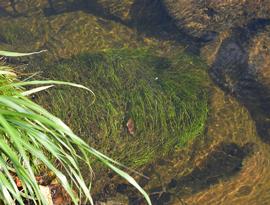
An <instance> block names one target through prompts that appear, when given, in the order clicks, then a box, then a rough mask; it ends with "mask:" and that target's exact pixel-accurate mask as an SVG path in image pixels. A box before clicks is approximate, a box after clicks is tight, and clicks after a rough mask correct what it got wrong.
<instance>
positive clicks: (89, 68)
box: [37, 49, 208, 167]
mask: <svg viewBox="0 0 270 205" xmlns="http://www.w3.org/2000/svg"><path fill="white" fill-rule="evenodd" d="M41 69H42V70H43V71H44V72H45V76H46V77H49V78H55V79H61V80H65V81H72V82H79V83H81V84H83V85H85V86H88V87H89V88H91V89H92V90H93V91H94V93H95V94H96V101H95V103H94V104H92V101H93V96H91V95H88V94H87V93H85V92H83V91H81V90H76V89H74V88H71V89H69V88H63V89H62V90H59V89H57V90H52V91H50V92H49V93H48V94H46V95H44V94H43V95H41V96H39V97H38V98H37V99H38V100H39V101H41V102H42V104H46V105H47V106H48V107H53V110H52V111H53V113H54V114H56V115H58V116H59V117H60V118H62V119H64V120H65V122H67V123H68V124H69V125H70V126H72V128H73V129H74V130H75V132H76V133H77V134H79V135H80V136H83V138H84V139H86V140H88V142H89V143H90V144H91V146H94V147H96V148H98V149H99V150H100V151H102V152H103V153H105V154H107V155H108V156H110V157H112V158H114V159H117V160H119V161H120V162H122V163H124V164H126V165H128V166H133V167H138V166H141V165H144V164H146V163H148V162H151V161H153V160H154V159H155V158H156V157H161V156H163V155H165V154H168V153H169V152H170V151H173V150H174V149H175V147H176V146H183V145H186V144H187V142H188V141H190V140H191V139H193V138H194V137H196V136H198V135H199V134H200V133H201V132H202V131H203V130H204V125H205V120H206V118H207V110H208V109H207V89H206V87H207V84H208V83H207V82H208V80H207V75H206V71H205V64H203V63H202V62H201V61H200V60H199V59H197V58H194V57H191V56H189V55H187V54H184V53H182V52H181V53H178V54H176V55H174V56H173V57H169V58H164V57H160V56H157V55H156V54H154V53H153V52H151V51H149V50H147V49H134V50H130V49H120V50H107V51H104V52H100V53H88V54H83V55H79V56H77V57H75V58H73V59H71V60H63V61H61V62H58V63H56V64H52V65H44V67H43V68H41ZM51 105H52V106H51ZM71 111H72V112H71ZM128 119H132V120H133V121H134V123H135V132H134V135H131V134H130V133H129V132H128V130H127V127H126V123H127V121H128Z"/></svg>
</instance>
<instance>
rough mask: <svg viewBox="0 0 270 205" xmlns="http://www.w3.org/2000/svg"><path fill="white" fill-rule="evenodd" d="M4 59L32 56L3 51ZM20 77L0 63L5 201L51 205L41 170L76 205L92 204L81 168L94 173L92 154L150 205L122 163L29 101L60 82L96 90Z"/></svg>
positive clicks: (0, 196) (0, 188)
mask: <svg viewBox="0 0 270 205" xmlns="http://www.w3.org/2000/svg"><path fill="white" fill-rule="evenodd" d="M0 55H6V56H18V55H19V56H23V55H29V54H19V53H10V52H3V51H0ZM16 77H17V76H16V72H14V71H13V70H12V69H11V68H10V67H8V66H7V65H5V64H0V136H1V137H0V150H1V154H0V168H1V172H0V201H2V202H3V203H5V204H9V205H10V204H16V203H19V204H30V203H34V204H48V203H49V202H48V198H46V196H45V195H44V193H42V192H41V189H40V186H39V185H40V184H39V183H38V182H37V177H38V176H39V175H38V174H39V173H40V171H41V170H42V171H43V172H45V173H46V172H47V173H48V172H52V173H53V175H54V176H55V178H56V179H57V180H58V181H59V183H60V184H61V185H62V186H63V188H64V189H65V190H66V192H67V194H68V195H69V196H70V197H71V200H72V202H73V203H74V204H79V203H83V201H82V200H83V198H86V199H87V201H90V202H91V204H93V201H92V198H91V195H90V187H91V184H86V183H85V179H84V178H83V177H82V174H81V167H80V166H79V165H81V164H82V163H83V164H86V165H87V168H88V171H91V165H90V156H95V157H96V158H97V159H99V160H100V161H101V162H102V163H103V164H104V165H106V166H108V167H109V168H111V169H112V170H114V171H115V172H116V173H118V174H119V175H121V176H122V177H124V178H125V179H127V180H128V181H129V182H130V183H131V184H133V185H134V186H135V187H136V188H137V189H138V190H139V191H140V192H141V193H142V194H143V195H144V196H145V197H146V200H147V201H148V203H149V204H151V202H150V199H149V197H148V196H147V194H146V193H145V192H144V190H142V189H141V187H140V186H139V185H138V184H137V183H136V182H135V180H134V179H133V178H132V177H130V176H129V175H128V174H127V173H125V172H123V171H122V170H120V169H118V168H117V167H116V166H115V165H119V164H118V163H117V162H115V161H113V160H111V159H110V158H108V157H106V156H105V155H103V154H101V153H100V152H98V151H97V150H95V149H93V148H91V147H90V146H89V145H87V144H86V143H85V142H84V141H83V140H82V139H80V138H79V137H78V136H77V135H75V134H74V133H73V132H72V131H71V129H70V128H69V127H68V126H66V125H65V124H64V123H63V122H62V121H61V120H60V119H59V118H57V117H55V116H53V115H52V114H50V113H49V112H47V111H46V110H45V109H43V108H42V107H40V106H39V105H37V104H36V103H34V102H32V101H31V100H29V99H28V98H27V97H25V96H26V95H29V94H33V93H35V92H37V91H40V90H44V89H48V88H49V87H51V86H52V85H55V84H62V85H71V86H73V87H75V88H82V89H85V90H88V91H90V93H91V90H89V89H88V88H86V87H84V86H81V85H78V84H73V83H66V82H61V81H23V82H20V81H18V80H17V78H16ZM48 84H49V85H48ZM27 85H45V86H41V87H38V88H33V89H31V90H28V91H25V89H24V88H23V86H27ZM88 176H89V175H88ZM75 192H76V193H77V194H76V193H75Z"/></svg>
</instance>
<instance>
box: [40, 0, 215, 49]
mask: <svg viewBox="0 0 270 205" xmlns="http://www.w3.org/2000/svg"><path fill="white" fill-rule="evenodd" d="M57 2H58V3H57ZM60 2H62V3H61V4H59V1H53V0H48V7H47V8H45V9H44V13H45V15H46V16H52V15H58V14H61V13H64V12H72V11H78V10H81V11H84V12H87V13H91V14H93V15H95V16H98V17H101V18H103V19H107V20H112V21H115V22H118V23H121V24H123V25H126V26H128V27H130V28H134V29H136V30H137V31H138V33H140V34H144V35H146V36H149V37H155V38H158V39H161V40H174V41H176V42H179V43H181V44H184V45H186V46H187V48H186V50H187V51H188V52H192V53H194V54H199V50H200V48H201V47H202V46H203V45H204V44H205V43H206V42H208V41H210V40H212V39H208V38H204V39H198V38H195V37H192V36H189V35H187V34H186V33H184V32H183V31H181V30H179V29H178V28H177V27H176V25H175V23H174V20H173V19H172V18H171V17H170V16H169V14H168V12H167V10H166V9H165V6H164V5H163V2H162V1H161V0H134V2H133V4H132V5H131V8H130V12H129V13H130V18H129V19H128V20H126V19H122V18H120V17H119V16H117V15H115V14H113V13H110V11H108V10H106V9H105V8H104V7H102V5H100V4H99V3H98V1H97V0H77V1H68V0H62V1H60Z"/></svg>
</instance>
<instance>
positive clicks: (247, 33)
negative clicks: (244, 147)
mask: <svg viewBox="0 0 270 205" xmlns="http://www.w3.org/2000/svg"><path fill="white" fill-rule="evenodd" d="M267 25H270V20H268V19H258V20H254V21H252V22H250V23H249V24H248V25H247V27H246V28H236V29H235V30H234V32H233V34H232V35H231V37H229V38H228V39H226V40H224V42H223V43H222V45H221V47H220V49H219V51H218V54H217V57H216V59H215V62H214V63H213V65H212V68H211V69H210V76H211V77H212V79H213V81H214V82H215V83H216V84H218V85H219V87H220V88H222V89H223V90H224V91H225V92H227V93H229V94H231V95H233V96H234V97H236V98H237V99H238V100H239V101H240V102H241V103H242V104H243V105H244V106H245V107H246V108H247V110H248V111H249V113H250V115H251V117H252V118H253V120H254V121H255V124H256V129H257V133H258V135H259V136H260V137H261V139H262V140H263V141H264V142H266V143H270V121H269V118H270V87H269V86H267V85H265V84H263V82H261V81H260V80H258V72H260V71H259V68H256V67H255V66H254V65H252V64H251V63H249V62H250V61H249V49H250V46H251V45H250V44H251V40H252V38H253V37H254V36H255V35H256V34H258V33H260V32H263V31H264V28H265V26H267Z"/></svg>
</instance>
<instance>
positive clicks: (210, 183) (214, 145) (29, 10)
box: [0, 0, 270, 205]
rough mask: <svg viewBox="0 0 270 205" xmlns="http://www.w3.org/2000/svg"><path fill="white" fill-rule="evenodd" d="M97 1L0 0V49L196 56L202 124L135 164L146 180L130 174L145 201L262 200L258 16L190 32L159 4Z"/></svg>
mask: <svg viewBox="0 0 270 205" xmlns="http://www.w3.org/2000/svg"><path fill="white" fill-rule="evenodd" d="M27 2H28V3H27ZM100 2H101V3H100ZM100 2H98V1H83V2H79V1H77V3H74V2H73V1H67V2H65V1H54V5H53V6H54V8H51V7H50V6H49V4H48V2H47V1H45V0H39V1H31V0H29V1H21V2H18V3H17V4H16V7H15V8H16V10H18V13H16V12H14V9H13V8H12V6H10V4H9V3H8V2H7V1H4V0H2V1H0V23H1V25H2V28H1V31H0V48H1V49H9V50H17V51H32V50H38V49H44V48H46V49H48V50H49V52H50V53H49V54H47V55H45V56H42V57H40V58H42V59H38V58H37V59H34V60H33V61H34V62H39V60H40V62H53V61H58V60H60V59H68V58H70V57H72V56H76V55H78V54H80V53H84V52H93V51H94V52H95V51H106V50H107V49H111V48H114V49H117V48H123V47H125V48H127V47H128V48H134V49H135V48H138V47H145V46H149V47H151V48H154V49H155V50H156V51H157V52H158V53H159V54H160V55H162V56H163V57H167V56H171V55H172V54H173V53H174V52H175V51H179V50H184V51H185V52H187V53H190V54H192V55H196V56H199V57H200V58H202V59H204V60H205V61H206V62H207V64H208V71H207V72H208V73H209V77H210V78H209V79H211V82H210V85H209V87H208V91H209V102H208V103H209V111H208V117H207V124H206V127H205V131H204V132H203V133H201V135H200V136H198V137H197V138H195V139H194V140H193V141H190V142H189V144H188V145H187V146H186V147H184V148H183V147H180V148H179V147H176V148H172V149H173V150H172V151H171V153H170V154H169V155H160V156H158V157H157V159H156V160H154V161H153V162H151V163H149V164H146V165H145V166H141V167H138V171H139V172H141V173H143V174H144V175H145V176H147V178H143V177H140V176H134V177H135V178H136V180H138V182H139V183H140V184H141V185H142V186H143V187H144V188H145V189H146V190H147V192H148V193H149V194H150V197H151V199H152V201H153V204H188V205H189V204H194V205H197V204H202V205H204V204H205V205H220V204H222V205H223V204H224V205H227V204H240V205H241V204H252V205H253V204H254V205H267V204H270V172H269V169H270V147H269V146H270V145H269V133H270V132H269V123H270V122H269V117H270V114H269V108H268V107H269V102H270V101H269V96H270V95H268V94H269V89H270V87H269V82H270V81H269V79H270V78H268V73H269V65H270V64H268V62H269V59H268V57H269V56H270V55H269V49H268V46H269V42H268V41H267V40H268V39H270V38H269V33H270V32H269V31H268V30H269V28H267V26H268V19H267V18H264V19H261V18H259V17H258V19H259V20H257V21H256V20H254V21H252V22H248V23H246V24H244V26H242V27H240V28H239V26H238V25H237V26H236V28H232V29H229V30H228V31H224V30H222V31H220V33H219V35H218V37H216V32H215V35H214V33H211V34H212V35H211V36H208V37H207V38H206V37H205V36H204V37H203V38H200V37H198V36H193V35H192V34H190V33H189V32H187V31H185V29H183V30H182V29H179V27H177V26H176V24H175V23H174V19H172V17H171V16H170V13H169V12H168V11H167V9H166V8H165V7H164V4H163V3H160V2H161V1H154V0H149V1H134V2H135V3H134V2H133V3H130V2H132V1H127V3H126V2H124V1H123V5H122V4H119V7H118V8H116V11H117V12H116V13H114V11H115V10H113V9H111V8H110V7H109V9H108V8H107V7H106V5H107V6H109V5H110V2H109V3H108V2H106V1H100ZM130 5H132V6H130ZM259 6H260V5H259ZM126 7H127V8H126ZM128 8H130V9H128ZM110 9H111V10H110ZM195 11H196V10H195ZM198 13H199V12H198ZM212 13H213V12H212ZM212 15H214V13H213V14H212ZM210 16H211V15H210ZM254 18H257V17H256V16H255V17H254ZM217 19H218V18H217ZM219 24H220V25H222V22H221V23H220V22H219ZM219 24H218V23H217V25H216V27H218V26H219ZM224 24H226V23H225V22H224ZM12 25H13V27H12ZM18 25H23V26H22V28H21V30H18V29H17V27H16V26H18ZM18 32H19V33H20V34H18ZM31 35H32V36H31ZM261 39H263V41H261ZM265 47H266V48H265ZM29 62H30V64H31V62H32V61H31V60H29V61H28V62H25V63H29ZM11 63H14V62H12V61H11ZM15 63H16V64H23V63H22V62H21V61H19V62H15ZM34 70H35V69H34ZM35 71H36V70H35ZM74 72H75V73H76V71H74ZM43 73H45V76H46V71H44V70H43ZM40 76H42V73H41V75H40ZM46 77H47V76H46ZM78 79H80V76H79V77H78ZM209 81H210V80H209ZM44 106H45V107H46V105H44ZM48 108H49V107H48ZM66 122H67V121H66ZM67 123H68V122H67ZM70 126H71V127H72V124H70ZM108 152H109V151H108ZM101 173H102V174H101ZM104 173H105V174H104ZM99 174H101V176H100V175H99ZM86 175H87V172H86ZM102 177H103V178H102ZM95 182H96V183H97V186H96V187H94V188H93V195H94V198H95V199H96V201H99V202H101V201H102V202H103V201H107V202H108V203H107V204H120V203H123V204H128V203H129V204H145V202H144V200H143V199H142V197H141V196H140V195H139V194H138V193H137V192H136V190H134V189H133V188H132V187H130V186H129V185H128V184H126V182H124V181H123V180H121V179H119V177H117V176H115V175H113V174H112V173H110V172H108V171H104V172H100V173H97V177H96V179H95ZM97 203H98V202H97Z"/></svg>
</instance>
